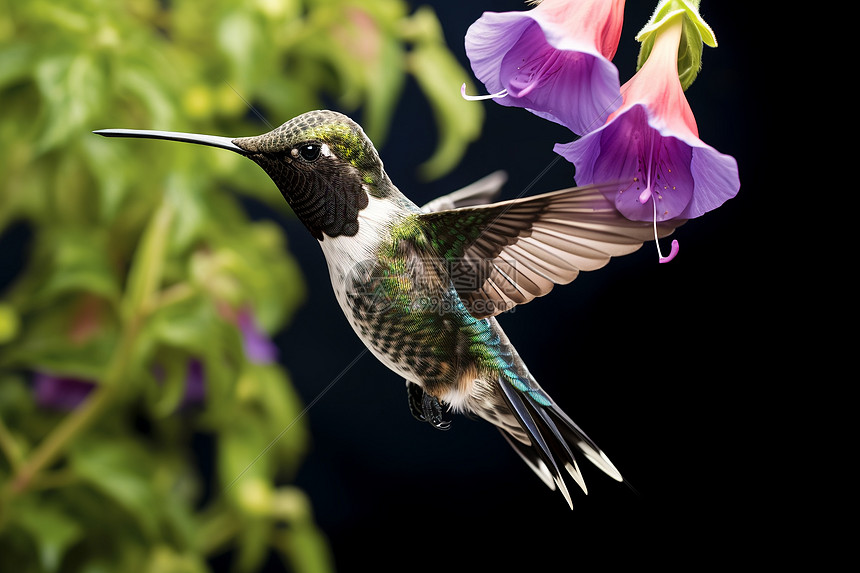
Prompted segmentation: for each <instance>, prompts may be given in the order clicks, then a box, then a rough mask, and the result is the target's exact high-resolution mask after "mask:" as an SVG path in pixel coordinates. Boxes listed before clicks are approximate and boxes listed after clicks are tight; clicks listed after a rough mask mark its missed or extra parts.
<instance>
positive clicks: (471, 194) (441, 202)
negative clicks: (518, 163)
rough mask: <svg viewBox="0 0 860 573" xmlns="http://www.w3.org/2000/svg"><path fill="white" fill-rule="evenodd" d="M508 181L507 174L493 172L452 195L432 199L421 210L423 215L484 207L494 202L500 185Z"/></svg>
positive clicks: (500, 187) (500, 188)
mask: <svg viewBox="0 0 860 573" xmlns="http://www.w3.org/2000/svg"><path fill="white" fill-rule="evenodd" d="M507 180H508V174H507V173H505V172H504V171H494V172H492V173H490V174H489V175H487V176H485V177H482V178H481V179H478V180H477V181H475V182H474V183H472V184H471V185H467V186H465V187H463V188H462V189H458V190H457V191H454V192H453V193H448V194H447V195H442V196H441V197H437V198H436V199H433V200H432V201H430V202H429V203H427V204H426V205H424V206H423V207H421V210H422V211H424V212H425V213H430V212H433V211H444V210H446V209H457V208H459V207H470V206H472V205H485V204H487V203H490V202H491V201H493V200H495V198H496V197H498V196H499V192H501V190H502V185H504V184H505V182H506V181H507Z"/></svg>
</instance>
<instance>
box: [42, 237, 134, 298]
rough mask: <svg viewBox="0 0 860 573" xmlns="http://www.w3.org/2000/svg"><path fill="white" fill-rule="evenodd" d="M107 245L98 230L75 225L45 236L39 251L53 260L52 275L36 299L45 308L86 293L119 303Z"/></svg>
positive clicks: (51, 262) (118, 290)
mask: <svg viewBox="0 0 860 573" xmlns="http://www.w3.org/2000/svg"><path fill="white" fill-rule="evenodd" d="M108 245H109V237H108V235H107V233H105V232H104V230H103V229H99V228H82V227H78V226H76V225H72V226H62V227H55V228H52V229H50V230H48V231H46V232H44V233H43V235H42V240H41V244H40V245H39V249H40V250H41V251H42V252H43V253H45V254H46V256H48V257H50V260H49V262H48V265H49V271H48V274H47V276H46V277H45V278H44V279H43V281H44V282H43V283H42V285H41V287H40V288H39V289H38V290H37V291H36V292H34V293H33V295H32V296H33V298H34V299H35V300H36V301H38V303H39V304H46V303H48V302H51V301H54V300H56V299H57V298H58V297H59V296H61V295H65V294H67V293H70V292H85V293H92V294H97V295H100V296H102V297H104V298H105V299H107V300H109V301H113V302H115V301H118V299H119V292H120V287H119V280H118V277H117V275H116V273H115V271H114V269H113V266H112V264H111V261H110V260H109V258H108V255H109V249H108Z"/></svg>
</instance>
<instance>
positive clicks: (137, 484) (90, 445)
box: [69, 434, 161, 539]
mask: <svg viewBox="0 0 860 573" xmlns="http://www.w3.org/2000/svg"><path fill="white" fill-rule="evenodd" d="M69 457H70V463H71V466H72V468H73V470H74V471H75V473H76V474H77V475H78V477H80V478H81V479H83V480H85V481H86V482H89V483H90V484H92V485H93V486H94V487H95V488H97V489H98V490H99V491H100V492H102V493H103V494H104V495H106V496H107V497H108V498H109V499H111V500H112V501H113V502H115V503H117V504H118V505H120V506H121V507H122V508H124V509H125V510H126V511H127V512H128V513H129V514H130V515H131V516H133V517H134V518H135V521H136V522H137V523H138V525H139V526H140V528H141V530H142V532H143V533H144V534H145V535H146V536H147V537H148V538H150V539H156V538H158V536H159V514H158V507H160V504H161V501H160V498H159V496H158V495H156V492H155V490H154V480H153V476H154V471H155V468H156V463H155V462H154V460H153V458H152V455H150V454H149V453H147V452H146V451H145V450H144V449H143V447H142V446H141V445H140V444H139V443H138V442H136V441H133V440H131V439H129V438H123V437H119V438H117V439H110V438H100V437H96V436H94V435H92V434H90V435H87V436H84V437H82V438H80V439H79V440H78V441H77V442H76V443H75V444H74V447H73V448H72V449H71V451H70V456H69Z"/></svg>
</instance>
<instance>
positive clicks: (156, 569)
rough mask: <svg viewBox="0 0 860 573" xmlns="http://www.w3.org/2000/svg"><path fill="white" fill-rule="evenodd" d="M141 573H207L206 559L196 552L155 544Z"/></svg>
mask: <svg viewBox="0 0 860 573" xmlns="http://www.w3.org/2000/svg"><path fill="white" fill-rule="evenodd" d="M142 571H143V573H207V572H208V571H209V567H208V566H207V564H206V561H205V560H204V559H203V558H202V557H201V556H200V555H197V554H194V553H190V552H185V553H180V552H178V551H176V550H175V549H174V548H173V547H171V546H169V545H164V544H161V545H157V546H156V547H155V548H154V549H153V550H152V551H151V552H150V554H149V556H148V560H147V563H146V566H145V567H144V568H143V569H142Z"/></svg>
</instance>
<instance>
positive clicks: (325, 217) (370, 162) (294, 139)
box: [233, 110, 392, 240]
mask: <svg viewBox="0 0 860 573" xmlns="http://www.w3.org/2000/svg"><path fill="white" fill-rule="evenodd" d="M233 143H234V144H235V145H236V146H237V147H239V148H241V149H242V150H243V151H244V152H245V154H246V156H247V157H248V158H250V159H251V160H253V161H254V162H255V163H257V164H258V165H259V166H260V167H262V168H263V170H264V171H265V172H266V173H267V174H268V175H269V177H271V178H272V181H274V182H275V184H276V185H277V186H278V189H280V191H281V193H282V194H283V196H284V198H285V199H286V200H287V202H288V203H289V204H290V206H291V207H292V208H293V211H294V212H295V213H296V215H297V216H298V217H299V218H300V219H301V220H302V222H303V223H304V224H305V226H306V227H307V228H308V229H309V230H310V231H311V233H312V234H313V235H314V236H315V237H316V238H317V239H320V240H323V234H325V235H328V236H330V237H337V236H340V235H346V236H353V235H355V234H356V233H357V232H358V212H359V211H360V210H362V209H364V208H365V207H367V205H368V203H369V196H370V195H374V196H376V197H380V198H381V197H383V196H384V195H386V194H387V192H388V191H389V190H390V189H391V188H392V185H391V182H390V181H389V179H388V176H387V175H386V174H385V170H384V169H383V167H382V161H381V160H380V159H379V155H378V153H377V152H376V149H375V148H374V146H373V143H371V141H370V139H369V138H368V137H367V135H365V133H364V130H363V129H362V128H361V126H360V125H358V124H357V123H356V122H354V121H353V120H351V119H350V118H348V117H347V116H345V115H343V114H340V113H337V112H334V111H327V110H320V111H311V112H308V113H305V114H302V115H300V116H298V117H295V118H293V119H291V120H290V121H288V122H286V123H285V124H283V125H281V126H280V127H278V128H276V129H273V130H272V131H270V132H268V133H264V134H262V135H258V136H256V137H241V138H238V139H234V140H233Z"/></svg>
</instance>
